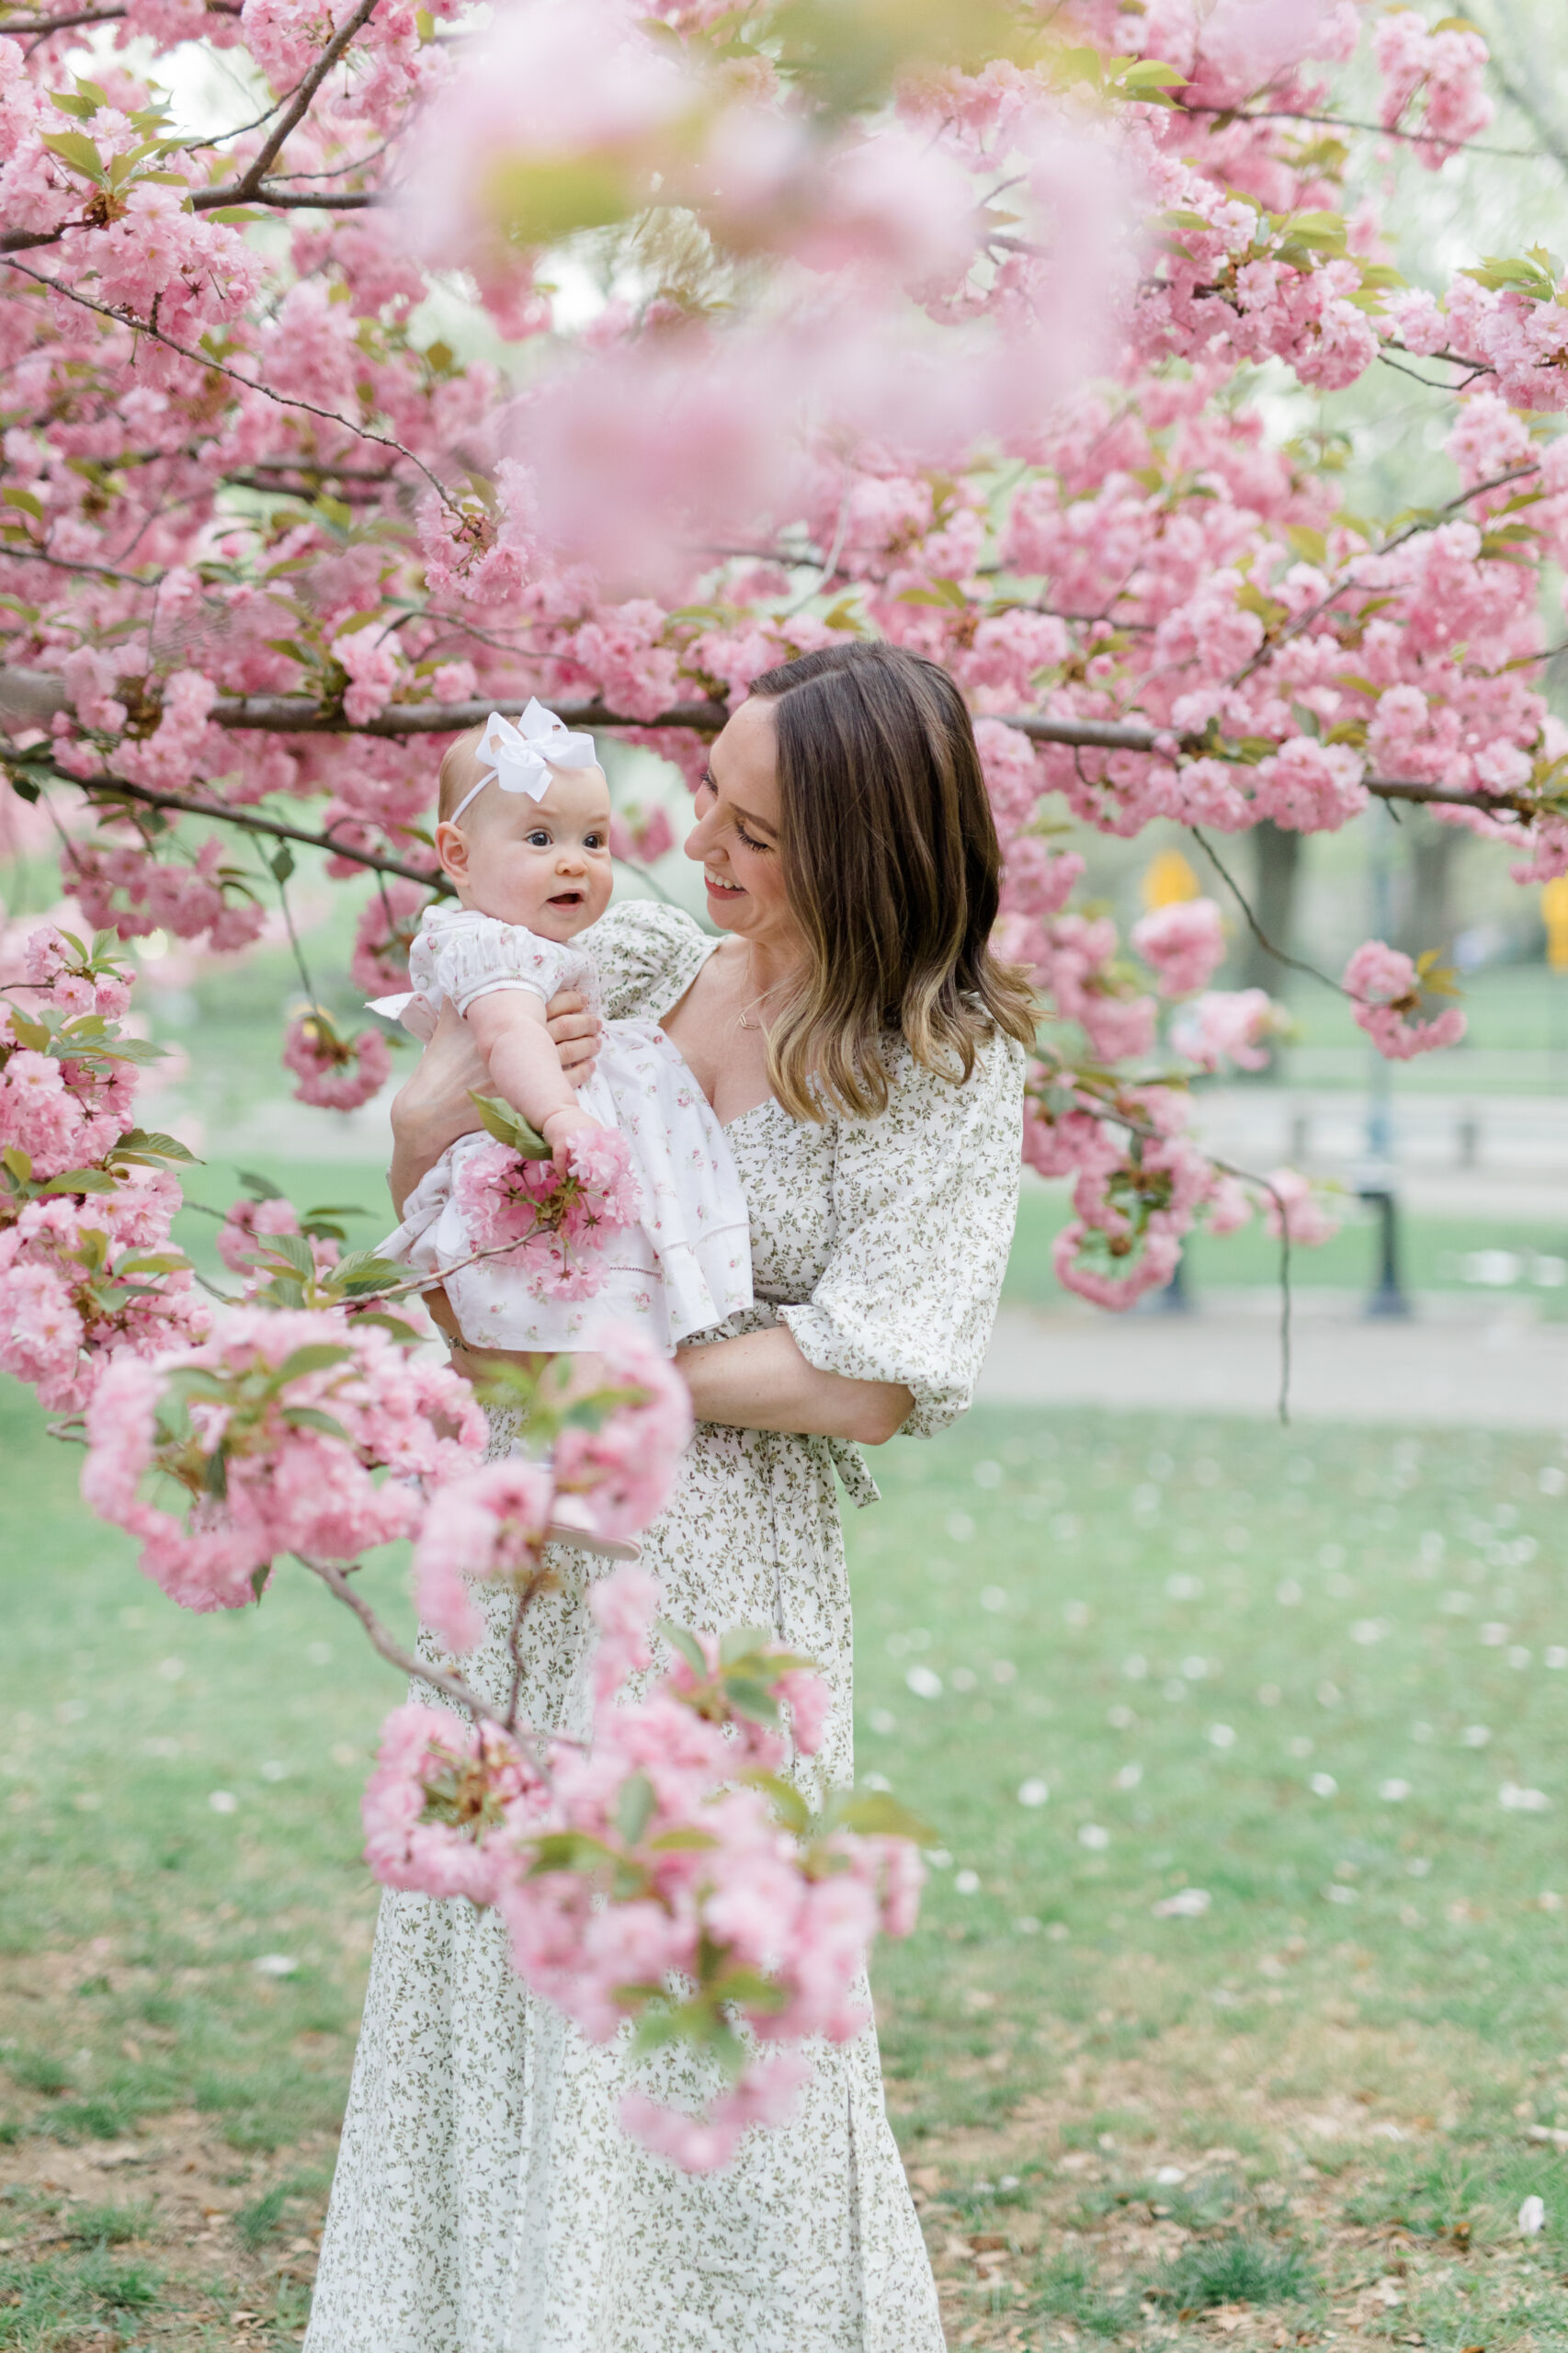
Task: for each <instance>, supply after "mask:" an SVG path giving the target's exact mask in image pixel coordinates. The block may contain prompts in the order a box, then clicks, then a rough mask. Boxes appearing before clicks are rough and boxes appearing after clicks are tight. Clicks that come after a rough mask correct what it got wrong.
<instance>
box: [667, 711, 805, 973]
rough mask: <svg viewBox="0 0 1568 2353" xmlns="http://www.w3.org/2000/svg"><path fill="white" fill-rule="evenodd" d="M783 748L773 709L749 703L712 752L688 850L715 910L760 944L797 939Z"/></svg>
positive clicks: (720, 919)
mask: <svg viewBox="0 0 1568 2353" xmlns="http://www.w3.org/2000/svg"><path fill="white" fill-rule="evenodd" d="M779 823H780V814H779V803H778V738H777V736H776V733H775V732H774V719H773V706H772V704H771V703H769V702H767V701H765V700H764V699H762V698H761V697H760V696H755V695H754V696H753V697H752V699H751V700H750V701H749V702H744V703H742V705H741V707H740V709H739V710H737V711H736V712H735V714H734V716H733V719H731V721H730V722H729V724H728V725H727V726H726V728H725V729H724V732H723V733H722V735H720V736H719V737H718V739H717V741H716V742H715V744H714V745H713V748H712V750H711V752H710V754H709V756H708V767H707V770H706V773H705V774H704V776H703V779H702V781H701V783H700V784H699V786H698V788H697V824H696V825H695V827H694V828H693V830H692V832H691V833H690V834H688V835H687V843H686V854H687V858H696V859H697V861H698V863H699V865H700V866H701V868H702V879H703V881H705V882H706V884H707V886H708V912H709V914H710V915H711V916H712V918H713V920H714V922H715V923H716V924H717V925H718V926H720V928H721V930H723V931H734V932H739V933H740V935H741V936H742V938H745V939H751V940H756V942H757V943H758V945H759V946H766V947H771V948H787V947H790V946H792V945H793V944H794V941H795V937H796V931H795V922H794V918H793V916H792V915H790V905H789V901H788V899H787V897H786V895H785V890H784V874H783V861H782V858H781V856H780V853H779V847H778V828H779Z"/></svg>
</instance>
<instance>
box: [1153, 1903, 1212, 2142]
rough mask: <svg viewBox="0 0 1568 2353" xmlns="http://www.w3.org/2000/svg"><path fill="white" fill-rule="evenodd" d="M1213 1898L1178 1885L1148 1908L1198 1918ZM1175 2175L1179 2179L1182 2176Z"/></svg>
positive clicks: (1158, 1915) (1163, 1916)
mask: <svg viewBox="0 0 1568 2353" xmlns="http://www.w3.org/2000/svg"><path fill="white" fill-rule="evenodd" d="M1213 1900H1214V1899H1213V1897H1212V1896H1211V1895H1210V1893H1209V1890H1208V1889H1207V1888H1206V1887H1178V1888H1177V1890H1176V1893H1175V1894H1174V1895H1163V1896H1162V1897H1161V1898H1160V1901H1159V1902H1158V1904H1151V1905H1150V1907H1149V1908H1150V1910H1151V1911H1152V1912H1153V1915H1154V1917H1155V1919H1156V1920H1200V1919H1201V1918H1202V1916H1203V1915H1204V1913H1205V1912H1207V1911H1208V1909H1209V1906H1210V1904H1211V1903H1212V1902H1213ZM1154 2178H1155V2180H1156V2181H1163V2180H1164V2178H1165V2176H1164V2175H1163V2174H1156V2175H1155V2177H1154ZM1181 2178H1182V2176H1181V2175H1180V2174H1177V2176H1176V2179H1177V2180H1178V2181H1179V2180H1181Z"/></svg>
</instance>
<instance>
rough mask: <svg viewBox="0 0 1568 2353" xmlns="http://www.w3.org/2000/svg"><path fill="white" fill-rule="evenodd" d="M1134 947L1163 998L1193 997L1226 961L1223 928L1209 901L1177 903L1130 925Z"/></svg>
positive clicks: (1211, 902) (1198, 900)
mask: <svg viewBox="0 0 1568 2353" xmlns="http://www.w3.org/2000/svg"><path fill="white" fill-rule="evenodd" d="M1131 941H1132V945H1133V947H1134V948H1135V949H1137V951H1138V953H1139V955H1140V956H1142V959H1143V961H1144V962H1145V964H1147V965H1148V966H1149V967H1150V969H1151V970H1152V971H1153V973H1154V974H1155V976H1156V978H1157V980H1158V982H1159V986H1160V995H1162V996H1193V995H1196V994H1197V992H1198V991H1199V989H1203V988H1207V987H1208V985H1209V983H1210V981H1211V980H1212V979H1213V977H1214V974H1215V973H1216V972H1218V971H1219V969H1220V966H1221V964H1222V963H1223V962H1224V961H1225V926H1224V923H1223V920H1222V919H1221V914H1220V910H1219V908H1218V907H1217V906H1216V905H1215V904H1214V902H1213V900H1212V899H1178V900H1176V901H1175V902H1174V903H1173V904H1170V905H1169V906H1164V907H1156V908H1154V909H1153V910H1152V911H1151V912H1150V913H1149V914H1148V915H1141V916H1140V917H1139V919H1138V921H1137V922H1136V923H1135V924H1134V925H1133V926H1132V930H1131Z"/></svg>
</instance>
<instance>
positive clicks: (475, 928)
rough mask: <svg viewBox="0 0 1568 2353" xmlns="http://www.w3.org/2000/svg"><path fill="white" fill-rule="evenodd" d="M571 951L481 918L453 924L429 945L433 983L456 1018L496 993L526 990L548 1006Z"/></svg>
mask: <svg viewBox="0 0 1568 2353" xmlns="http://www.w3.org/2000/svg"><path fill="white" fill-rule="evenodd" d="M572 961H575V959H574V952H573V951H572V950H571V949H566V948H562V947H560V946H559V945H558V944H557V943H556V942H555V941H554V940H552V939H540V938H536V937H535V935H534V934H533V933H532V932H531V931H523V930H521V929H519V927H518V926H517V925H515V924H509V923H497V922H496V921H495V920H494V917H493V916H490V915H481V916H479V917H478V918H477V919H476V920H475V921H474V922H472V923H464V924H461V925H458V924H454V925H453V926H451V928H450V929H449V930H447V931H443V932H441V933H440V934H438V935H437V938H435V939H434V940H432V942H431V944H430V963H431V968H432V972H433V976H434V979H435V981H436V984H437V987H438V988H439V990H440V992H441V994H442V995H443V996H446V997H449V999H450V1000H451V1002H452V1004H453V1005H455V1006H456V1007H457V1009H458V1011H459V1012H460V1013H466V1012H467V1011H468V1009H469V1006H471V1005H473V1004H476V1003H477V1002H478V1000H479V998H481V997H482V996H494V995H495V993H496V991H497V990H499V989H528V990H529V991H531V992H532V994H533V995H535V996H537V997H540V998H541V999H542V1000H543V1002H544V1003H545V1004H546V1005H548V1004H549V1002H550V1000H551V997H552V996H553V995H555V993H556V990H557V989H558V988H559V987H560V985H561V974H562V969H563V968H564V966H565V965H566V964H567V963H569V962H572Z"/></svg>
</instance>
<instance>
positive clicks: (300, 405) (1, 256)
mask: <svg viewBox="0 0 1568 2353" xmlns="http://www.w3.org/2000/svg"><path fill="white" fill-rule="evenodd" d="M0 261H4V262H5V264H6V267H7V268H9V269H15V270H18V271H19V272H20V273H21V275H22V276H23V277H24V278H31V279H32V281H33V284H34V285H35V286H41V287H43V288H44V289H45V290H47V291H48V292H49V293H51V294H59V295H62V296H63V297H64V299H65V300H66V301H68V302H79V303H80V304H81V306H82V308H83V309H84V310H86V311H92V312H95V313H97V316H98V317H99V318H100V319H108V321H109V322H110V324H112V325H114V326H117V327H125V328H128V329H129V330H130V332H131V334H132V335H150V336H151V337H152V339H153V342H154V343H161V344H162V345H163V346H164V347H165V350H167V351H173V352H176V353H177V354H178V355H179V357H180V358H182V359H188V360H189V361H190V363H191V365H192V367H194V368H200V369H210V370H212V371H213V372H214V373H215V374H217V375H220V376H224V377H227V379H228V380H229V381H230V382H231V383H233V384H238V385H240V386H241V388H242V389H243V390H244V391H245V392H259V393H261V395H262V397H263V398H264V399H266V400H269V401H272V402H275V403H276V404H277V405H278V407H279V408H289V409H303V410H304V411H305V412H306V414H307V415H311V416H319V417H321V418H323V419H324V422H325V423H326V424H328V425H335V426H337V427H338V428H339V430H340V431H341V432H344V433H352V434H353V435H355V436H356V438H358V439H359V440H361V441H374V442H375V443H376V445H377V446H378V448H380V449H392V450H395V451H396V453H397V455H398V456H399V457H400V458H406V459H407V460H408V462H409V464H410V465H411V466H417V467H418V469H419V471H420V472H421V473H422V474H423V475H424V477H425V479H426V482H427V483H429V485H430V487H431V489H432V490H433V491H434V492H435V493H436V494H437V497H438V498H439V499H440V501H441V504H442V506H446V507H449V508H450V509H451V511H452V512H453V513H454V514H456V513H458V512H459V511H460V510H459V509H458V507H457V506H456V504H455V502H454V500H453V498H452V496H451V494H450V492H449V490H448V489H447V487H446V485H445V483H442V482H441V481H440V480H439V478H438V477H437V475H435V474H433V473H432V472H431V471H430V469H429V467H428V466H427V465H426V462H425V460H424V459H423V458H416V457H415V454H414V451H413V450H412V449H405V448H404V447H403V443H402V442H401V441H399V440H397V439H395V438H393V436H392V434H390V433H377V432H375V431H374V430H373V429H372V428H371V427H370V426H368V425H356V424H355V423H354V421H353V419H352V418H351V417H347V416H340V415H338V412H337V411H336V409H335V408H322V407H320V406H319V405H318V404H317V403H316V402H314V401H307V400H304V399H302V398H301V395H300V394H299V393H297V392H274V391H273V389H272V387H271V386H270V385H269V384H264V383H262V382H260V381H258V380H257V379H256V377H254V376H244V375H242V374H241V373H240V370H239V369H237V368H231V367H230V366H229V365H228V362H227V361H226V360H222V359H215V358H213V356H212V354H211V353H210V352H207V351H192V350H191V348H190V347H189V345H188V344H184V343H176V341H175V339H174V337H173V335H165V333H164V331H163V329H162V327H155V326H153V325H151V324H149V323H148V321H146V320H145V319H139V318H137V317H135V316H134V315H133V314H129V313H126V312H124V311H118V310H114V309H111V307H110V306H109V304H108V303H107V302H96V301H94V300H93V298H92V296H91V295H90V294H83V293H81V292H80V291H79V290H78V289H77V288H75V287H74V286H62V284H61V283H60V280H59V279H58V278H51V276H50V275H49V273H48V271H47V270H42V269H29V268H28V265H27V263H26V262H23V261H17V259H16V258H15V256H13V255H10V254H6V253H0ZM250 356H251V357H252V358H256V360H257V361H258V364H259V361H260V357H261V355H260V354H259V353H252V354H251V355H250Z"/></svg>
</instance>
